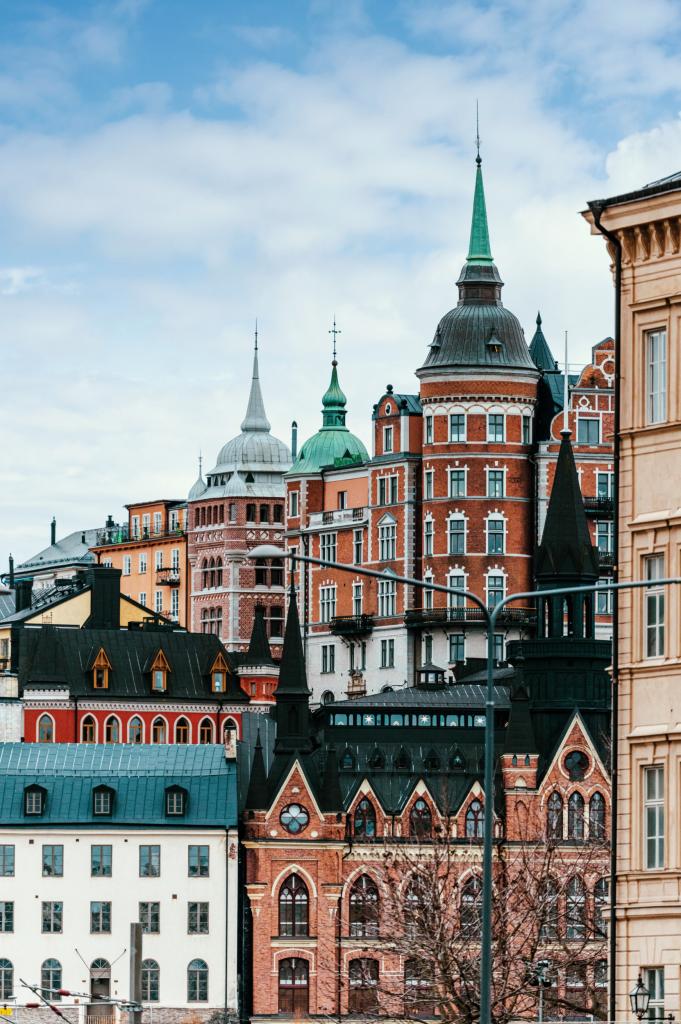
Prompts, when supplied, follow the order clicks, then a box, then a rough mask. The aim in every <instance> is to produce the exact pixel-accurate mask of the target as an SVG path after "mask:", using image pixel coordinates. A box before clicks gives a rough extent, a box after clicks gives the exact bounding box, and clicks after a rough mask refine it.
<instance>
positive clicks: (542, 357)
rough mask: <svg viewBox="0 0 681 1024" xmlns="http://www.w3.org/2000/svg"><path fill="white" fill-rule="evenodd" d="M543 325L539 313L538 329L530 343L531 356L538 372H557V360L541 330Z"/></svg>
mask: <svg viewBox="0 0 681 1024" xmlns="http://www.w3.org/2000/svg"><path fill="white" fill-rule="evenodd" d="M541 324H542V320H541V313H537V329H536V331H535V332H534V336H533V338H532V341H531V342H530V355H531V357H532V362H533V363H534V365H535V366H536V367H537V369H538V370H546V371H548V372H549V373H551V372H554V371H555V370H556V360H555V359H554V358H553V353H552V351H551V349H550V348H549V343H548V341H547V340H546V338H545V336H544V332H543V331H542V329H541Z"/></svg>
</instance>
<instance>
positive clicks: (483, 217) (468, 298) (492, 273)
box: [456, 136, 504, 306]
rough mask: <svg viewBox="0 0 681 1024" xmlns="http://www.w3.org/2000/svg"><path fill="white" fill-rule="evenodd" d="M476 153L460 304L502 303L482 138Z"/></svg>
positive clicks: (460, 281) (460, 278) (478, 140)
mask: <svg viewBox="0 0 681 1024" xmlns="http://www.w3.org/2000/svg"><path fill="white" fill-rule="evenodd" d="M476 146H477V156H476V158H475V164H476V167H475V191H474V193H473V216H472V218H471V237H470V242H469V244H468V256H467V257H466V262H465V263H464V265H463V267H462V269H461V273H460V274H459V279H458V281H457V282H456V283H457V285H458V286H459V305H466V304H469V303H472V304H473V305H476V306H479V305H487V304H490V305H496V306H501V305H502V302H501V289H502V286H503V283H504V282H503V281H502V280H501V276H500V274H499V271H498V269H497V266H496V264H495V262H494V260H493V258H492V250H491V248H490V244H489V228H488V226H487V206H486V204H485V186H484V185H483V182H482V158H481V156H480V137H479V136H478V138H477V139H476Z"/></svg>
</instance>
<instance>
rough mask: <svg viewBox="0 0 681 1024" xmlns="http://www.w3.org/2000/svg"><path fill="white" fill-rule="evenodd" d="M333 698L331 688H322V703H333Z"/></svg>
mask: <svg viewBox="0 0 681 1024" xmlns="http://www.w3.org/2000/svg"><path fill="white" fill-rule="evenodd" d="M335 699H336V698H335V697H334V695H333V693H332V691H331V690H324V693H323V694H322V704H333V702H334V700H335Z"/></svg>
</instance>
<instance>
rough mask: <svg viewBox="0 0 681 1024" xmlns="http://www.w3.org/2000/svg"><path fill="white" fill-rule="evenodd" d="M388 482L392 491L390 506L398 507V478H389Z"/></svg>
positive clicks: (390, 491) (390, 492) (390, 493)
mask: <svg viewBox="0 0 681 1024" xmlns="http://www.w3.org/2000/svg"><path fill="white" fill-rule="evenodd" d="M388 480H389V482H390V490H389V495H390V504H391V505H396V504H397V502H398V500H399V499H398V497H397V477H396V476H391V477H388Z"/></svg>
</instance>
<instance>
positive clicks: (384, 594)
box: [378, 579, 397, 619]
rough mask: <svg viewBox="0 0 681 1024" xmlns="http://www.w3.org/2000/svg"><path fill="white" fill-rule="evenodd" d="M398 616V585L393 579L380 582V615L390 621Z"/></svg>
mask: <svg viewBox="0 0 681 1024" xmlns="http://www.w3.org/2000/svg"><path fill="white" fill-rule="evenodd" d="M396 614H397V583H396V581H395V580H393V579H387V580H379V581H378V615H379V618H382V619H389V618H392V617H394V616H395V615H396Z"/></svg>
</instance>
